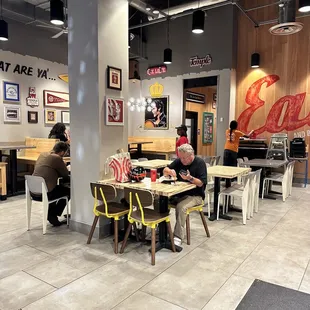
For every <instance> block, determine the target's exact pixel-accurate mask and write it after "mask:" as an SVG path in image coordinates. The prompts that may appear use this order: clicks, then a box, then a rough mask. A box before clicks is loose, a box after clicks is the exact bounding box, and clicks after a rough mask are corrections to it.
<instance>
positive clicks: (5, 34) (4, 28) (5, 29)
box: [0, 0, 9, 41]
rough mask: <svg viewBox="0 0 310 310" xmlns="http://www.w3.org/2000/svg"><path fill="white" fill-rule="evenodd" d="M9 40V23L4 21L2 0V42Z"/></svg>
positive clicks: (0, 27)
mask: <svg viewBox="0 0 310 310" xmlns="http://www.w3.org/2000/svg"><path fill="white" fill-rule="evenodd" d="M8 39H9V27H8V23H7V22H6V21H5V20H3V15H2V0H1V19H0V41H7V40H8Z"/></svg>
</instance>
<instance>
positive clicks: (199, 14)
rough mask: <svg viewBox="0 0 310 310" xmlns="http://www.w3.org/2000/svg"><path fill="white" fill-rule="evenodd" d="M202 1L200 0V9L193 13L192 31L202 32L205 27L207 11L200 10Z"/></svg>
mask: <svg viewBox="0 0 310 310" xmlns="http://www.w3.org/2000/svg"><path fill="white" fill-rule="evenodd" d="M199 4H200V1H198V10H197V11H195V12H194V13H193V21H192V32H193V33H196V34H200V33H203V32H204V28H205V12H204V11H202V10H199Z"/></svg>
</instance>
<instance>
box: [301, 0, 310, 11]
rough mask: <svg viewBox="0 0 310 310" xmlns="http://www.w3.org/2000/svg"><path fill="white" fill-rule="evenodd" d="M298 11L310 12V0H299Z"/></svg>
mask: <svg viewBox="0 0 310 310" xmlns="http://www.w3.org/2000/svg"><path fill="white" fill-rule="evenodd" d="M298 11H299V12H301V13H307V12H310V0H299V9H298Z"/></svg>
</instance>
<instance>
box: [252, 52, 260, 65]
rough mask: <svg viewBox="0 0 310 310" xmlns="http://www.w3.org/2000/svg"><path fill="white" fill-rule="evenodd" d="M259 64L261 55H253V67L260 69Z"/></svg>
mask: <svg viewBox="0 0 310 310" xmlns="http://www.w3.org/2000/svg"><path fill="white" fill-rule="evenodd" d="M259 63H260V55H259V53H254V54H252V55H251V67H252V68H253V69H254V68H259Z"/></svg>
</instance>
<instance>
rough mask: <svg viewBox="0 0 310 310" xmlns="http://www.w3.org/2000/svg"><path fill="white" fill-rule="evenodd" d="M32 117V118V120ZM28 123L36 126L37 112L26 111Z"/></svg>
mask: <svg viewBox="0 0 310 310" xmlns="http://www.w3.org/2000/svg"><path fill="white" fill-rule="evenodd" d="M33 116H34V118H33ZM28 123H29V124H37V123H38V112H37V111H28Z"/></svg>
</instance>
